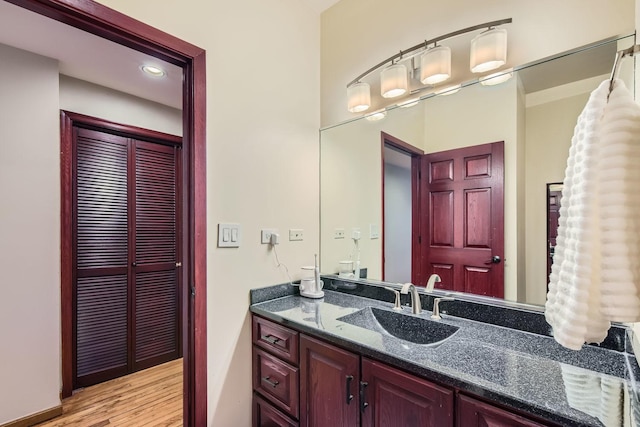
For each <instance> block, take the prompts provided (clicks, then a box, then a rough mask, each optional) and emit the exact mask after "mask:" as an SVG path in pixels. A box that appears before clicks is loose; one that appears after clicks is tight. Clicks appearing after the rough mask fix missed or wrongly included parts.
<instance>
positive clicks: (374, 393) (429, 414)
mask: <svg viewBox="0 0 640 427" xmlns="http://www.w3.org/2000/svg"><path fill="white" fill-rule="evenodd" d="M362 383H363V384H365V385H366V387H365V388H364V391H363V393H362V396H361V397H362V398H363V399H364V403H368V405H367V406H366V407H365V408H364V409H363V411H362V425H363V426H367V427H369V426H371V427H373V426H376V427H377V426H433V427H445V426H446V427H450V426H453V400H454V392H453V390H450V389H447V388H444V387H440V386H438V385H436V384H434V383H432V382H429V381H426V380H424V379H422V378H418V377H416V376H413V375H410V374H407V373H406V372H403V371H400V370H398V369H395V368H391V367H389V366H387V365H385V364H382V363H380V362H375V361H373V360H369V359H366V358H364V357H363V358H362ZM361 404H362V402H361Z"/></svg>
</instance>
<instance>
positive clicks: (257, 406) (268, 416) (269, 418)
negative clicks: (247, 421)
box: [253, 393, 298, 427]
mask: <svg viewBox="0 0 640 427" xmlns="http://www.w3.org/2000/svg"><path fill="white" fill-rule="evenodd" d="M253 427H298V422H297V421H294V420H292V419H291V418H289V417H288V416H286V415H285V414H283V413H282V412H280V411H279V410H278V409H276V408H275V407H274V406H273V405H271V404H270V403H269V402H267V401H266V400H264V399H263V398H261V397H260V396H259V395H258V394H256V393H254V394H253Z"/></svg>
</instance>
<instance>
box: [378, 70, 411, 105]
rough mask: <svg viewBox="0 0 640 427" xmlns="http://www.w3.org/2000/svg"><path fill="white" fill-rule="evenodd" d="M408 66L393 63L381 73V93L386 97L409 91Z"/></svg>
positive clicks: (393, 96)
mask: <svg viewBox="0 0 640 427" xmlns="http://www.w3.org/2000/svg"><path fill="white" fill-rule="evenodd" d="M407 87H408V79H407V67H406V66H405V65H404V64H391V65H389V66H388V67H387V68H385V69H384V70H382V72H381V73H380V93H381V95H382V96H383V97H384V98H395V97H396V96H400V95H404V94H405V93H406V92H407Z"/></svg>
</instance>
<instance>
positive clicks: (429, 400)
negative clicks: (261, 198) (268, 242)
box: [251, 277, 640, 427]
mask: <svg viewBox="0 0 640 427" xmlns="http://www.w3.org/2000/svg"><path fill="white" fill-rule="evenodd" d="M324 280H325V283H326V284H327V286H325V296H324V298H322V299H318V300H314V299H309V298H303V297H300V296H299V295H298V294H297V292H296V290H297V289H296V288H295V286H294V287H292V286H290V285H280V286H275V287H270V288H264V289H258V290H254V291H252V295H251V298H252V305H251V312H252V327H253V389H254V405H253V416H254V425H255V426H273V425H277V426H359V425H361V426H374V425H375V426H461V427H462V426H474V425H491V426H603V425H605V426H613V425H619V426H625V425H630V426H634V425H637V424H635V423H637V422H639V421H640V418H638V416H637V415H636V411H638V409H637V408H638V403H637V402H638V401H637V393H638V391H640V388H638V386H636V385H635V383H634V381H633V378H637V377H638V374H639V373H640V370H639V369H638V364H637V362H636V359H635V357H634V355H633V353H632V351H631V348H630V343H629V340H628V337H627V331H626V329H625V328H623V327H621V326H614V327H613V328H612V329H611V331H610V334H609V335H610V336H609V337H608V339H607V340H606V341H605V342H604V343H603V344H602V345H601V346H600V347H597V346H584V347H583V349H582V350H581V351H579V352H575V351H571V350H568V349H565V348H563V347H561V346H560V345H559V344H557V343H556V342H555V341H554V340H553V338H551V337H550V336H548V331H545V330H544V324H545V323H544V315H543V314H542V313H541V312H527V311H524V310H522V309H520V308H511V307H509V306H508V304H505V305H502V306H500V305H484V304H482V303H478V302H473V301H458V300H456V301H446V302H445V301H443V302H442V307H441V310H442V313H443V315H442V320H439V321H433V320H431V319H430V315H431V312H430V310H431V308H432V306H433V298H432V296H429V295H426V294H424V293H422V292H421V293H420V296H421V299H422V302H423V307H424V309H425V310H424V311H423V313H421V314H419V315H413V314H411V309H410V307H408V306H407V305H409V304H410V300H409V299H408V296H404V295H403V300H402V305H403V306H404V308H403V310H402V311H401V312H399V311H395V310H393V306H394V304H393V300H394V296H393V294H392V293H391V292H389V291H388V290H386V289H384V287H383V286H381V285H379V284H375V283H365V282H355V281H353V282H351V281H344V280H340V279H338V278H337V277H325V278H324ZM332 289H333V290H332ZM457 314H459V316H458V315H457ZM515 318H519V321H518V322H517V323H520V324H524V325H525V326H524V327H522V328H520V329H515V328H513V327H508V326H509V324H508V323H509V322H511V323H516V322H513V319H515ZM472 319H475V320H472ZM523 329H524V330H523ZM601 420H603V421H601ZM625 423H626V424H625Z"/></svg>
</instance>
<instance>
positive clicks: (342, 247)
mask: <svg viewBox="0 0 640 427" xmlns="http://www.w3.org/2000/svg"><path fill="white" fill-rule="evenodd" d="M422 111H423V110H422V105H420V106H415V107H413V108H410V109H404V108H398V109H396V110H393V111H390V112H389V114H388V115H387V117H386V118H384V119H383V120H380V121H376V122H370V121H367V120H364V119H361V120H356V121H354V122H352V123H348V124H345V125H342V126H337V127H334V128H331V129H326V130H323V131H322V138H321V150H320V154H321V157H320V166H321V173H320V179H321V183H320V199H321V201H322V204H321V206H320V208H321V213H320V221H321V222H320V231H321V236H320V244H321V249H322V250H321V255H322V256H321V271H322V272H323V273H334V274H335V273H336V272H337V271H338V266H339V262H340V261H342V260H348V259H350V256H351V257H352V258H353V259H355V254H354V243H353V240H352V239H351V231H352V229H353V228H359V229H360V232H361V239H360V241H359V248H360V261H361V263H360V265H361V267H363V268H367V277H368V278H371V279H375V280H380V279H381V278H382V262H381V261H382V239H380V238H377V239H371V238H370V234H369V226H370V225H371V224H373V225H375V226H377V227H378V228H379V230H382V155H381V154H382V140H381V132H386V133H387V134H389V135H392V136H394V137H396V138H399V139H400V140H402V141H404V142H406V143H408V144H411V145H413V146H415V147H417V148H420V149H421V148H423V147H422V144H423V140H424V136H423V134H424V120H423V119H422V117H423V114H424V113H423V112H422ZM336 228H342V229H344V230H345V231H346V236H345V238H344V239H334V231H335V229H336Z"/></svg>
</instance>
